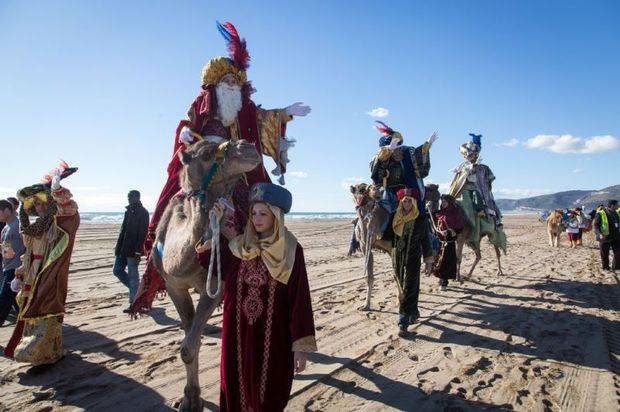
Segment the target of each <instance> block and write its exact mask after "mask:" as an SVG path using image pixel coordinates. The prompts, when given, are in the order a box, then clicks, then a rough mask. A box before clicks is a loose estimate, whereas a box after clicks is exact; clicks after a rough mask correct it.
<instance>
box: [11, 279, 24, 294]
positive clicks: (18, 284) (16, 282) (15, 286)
mask: <svg viewBox="0 0 620 412" xmlns="http://www.w3.org/2000/svg"><path fill="white" fill-rule="evenodd" d="M22 283H23V282H22V281H21V280H20V279H19V278H13V280H12V281H11V290H12V291H13V292H15V293H17V292H19V290H20V289H21V288H22Z"/></svg>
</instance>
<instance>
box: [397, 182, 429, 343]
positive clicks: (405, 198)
mask: <svg viewBox="0 0 620 412" xmlns="http://www.w3.org/2000/svg"><path fill="white" fill-rule="evenodd" d="M396 196H397V198H398V202H399V203H398V207H397V209H396V214H395V215H394V222H393V224H392V228H393V229H394V240H393V245H394V250H393V252H392V264H393V266H394V275H395V278H396V283H397V286H398V300H399V310H398V312H399V318H398V327H399V335H400V336H405V335H406V334H407V328H408V327H409V325H410V324H412V323H414V322H415V321H416V320H417V319H418V317H419V316H420V312H419V311H418V298H419V295H420V266H421V263H420V262H421V259H422V257H424V261H425V262H426V270H427V271H428V272H430V269H431V265H432V263H433V248H432V246H431V242H430V239H429V236H428V228H427V225H428V221H427V220H426V215H425V214H424V213H422V214H420V212H419V211H418V207H417V199H418V197H419V192H418V191H417V190H416V189H401V190H399V191H398V193H397V195H396ZM428 272H427V273H428Z"/></svg>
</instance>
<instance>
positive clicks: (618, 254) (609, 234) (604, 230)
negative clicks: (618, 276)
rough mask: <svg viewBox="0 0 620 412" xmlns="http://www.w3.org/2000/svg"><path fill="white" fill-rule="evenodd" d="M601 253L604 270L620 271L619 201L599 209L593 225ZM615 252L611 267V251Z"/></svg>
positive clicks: (611, 201) (610, 202)
mask: <svg viewBox="0 0 620 412" xmlns="http://www.w3.org/2000/svg"><path fill="white" fill-rule="evenodd" d="M592 226H593V227H594V232H595V233H596V236H597V239H598V240H599V248H600V252H601V263H602V264H603V270H612V271H614V270H618V269H620V212H619V211H618V201H617V200H610V201H609V203H608V204H607V207H606V208H599V209H598V210H597V213H596V217H595V218H594V222H593V224H592ZM610 250H611V251H613V254H614V259H613V261H612V265H611V266H610V265H609V251H610Z"/></svg>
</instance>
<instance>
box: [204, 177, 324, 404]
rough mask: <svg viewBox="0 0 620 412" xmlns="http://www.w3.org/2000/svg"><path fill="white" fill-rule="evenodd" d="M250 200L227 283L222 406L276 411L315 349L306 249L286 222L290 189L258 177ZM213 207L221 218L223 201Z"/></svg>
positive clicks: (232, 242) (233, 245)
mask: <svg viewBox="0 0 620 412" xmlns="http://www.w3.org/2000/svg"><path fill="white" fill-rule="evenodd" d="M250 205H251V206H250V214H251V216H250V219H248V223H247V225H246V228H245V231H244V233H243V234H241V235H239V236H236V237H234V238H233V239H231V240H230V243H229V248H230V251H231V252H232V255H233V258H234V259H236V260H237V261H238V266H237V270H236V271H233V272H231V273H227V274H226V288H225V289H224V320H223V326H222V359H221V367H220V375H221V376H220V379H221V386H220V388H221V392H220V410H222V411H255V412H259V411H269V412H272V411H273V412H277V411H282V410H284V408H285V407H286V404H287V403H288V398H289V395H290V392H291V386H292V383H293V375H294V374H295V373H299V372H301V371H303V370H304V369H305V367H306V361H307V356H308V355H307V354H308V352H313V351H316V340H315V332H314V318H313V314H312V303H311V301H310V287H309V285H308V276H307V274H306V263H305V260H304V253H303V249H302V247H301V245H300V244H299V243H298V242H297V239H296V238H295V236H293V234H292V233H291V232H289V231H288V229H287V228H286V227H285V226H284V214H285V213H288V211H289V210H290V208H291V194H290V192H289V191H288V190H286V189H284V188H283V187H280V186H277V185H274V184H271V183H259V184H256V185H254V186H253V188H252V189H251V190H250ZM214 210H215V212H216V214H217V216H218V217H219V218H221V216H222V215H223V213H224V207H223V206H222V205H221V204H219V203H217V204H216V205H215V207H214Z"/></svg>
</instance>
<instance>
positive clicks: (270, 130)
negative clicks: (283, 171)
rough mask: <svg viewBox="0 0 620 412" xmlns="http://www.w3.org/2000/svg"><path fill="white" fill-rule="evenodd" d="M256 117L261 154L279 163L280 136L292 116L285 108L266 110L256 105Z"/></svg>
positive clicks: (284, 132) (283, 133)
mask: <svg viewBox="0 0 620 412" xmlns="http://www.w3.org/2000/svg"><path fill="white" fill-rule="evenodd" d="M256 119H257V122H258V131H259V139H260V142H261V147H262V148H263V154H264V155H267V156H269V157H271V158H272V159H273V160H274V161H275V162H276V163H279V160H280V156H281V154H280V144H281V138H283V137H284V135H285V134H286V124H287V123H288V122H289V121H291V120H292V119H293V118H292V117H291V116H289V115H288V114H286V110H285V109H271V110H267V109H263V108H261V107H257V108H256Z"/></svg>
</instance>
